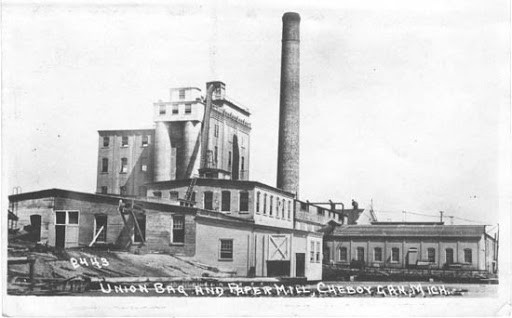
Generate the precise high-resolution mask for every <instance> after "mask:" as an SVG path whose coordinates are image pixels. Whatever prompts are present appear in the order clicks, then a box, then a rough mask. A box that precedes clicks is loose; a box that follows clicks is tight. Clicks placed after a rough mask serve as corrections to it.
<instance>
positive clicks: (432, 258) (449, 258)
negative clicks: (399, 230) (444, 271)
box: [338, 247, 473, 264]
mask: <svg viewBox="0 0 512 318" xmlns="http://www.w3.org/2000/svg"><path fill="white" fill-rule="evenodd" d="M382 255H383V254H382V248H381V247H375V248H374V249H373V260H374V261H375V262H382V261H383V260H382ZM453 255H454V254H453V249H452V248H447V249H445V256H446V263H447V264H453V263H454V257H453ZM364 259H365V251H364V247H358V248H357V249H356V260H358V261H364ZM427 260H428V261H429V262H430V263H436V249H435V248H428V249H427ZM338 261H340V262H348V261H349V259H348V249H347V248H346V247H340V248H338ZM399 261H400V249H399V248H398V247H393V248H392V249H391V262H393V263H398V262H399ZM464 262H465V263H472V262H473V251H472V250H471V249H470V248H466V249H464Z"/></svg>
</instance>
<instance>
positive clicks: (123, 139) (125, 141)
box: [121, 136, 128, 147]
mask: <svg viewBox="0 0 512 318" xmlns="http://www.w3.org/2000/svg"><path fill="white" fill-rule="evenodd" d="M121 147H128V136H123V137H121Z"/></svg>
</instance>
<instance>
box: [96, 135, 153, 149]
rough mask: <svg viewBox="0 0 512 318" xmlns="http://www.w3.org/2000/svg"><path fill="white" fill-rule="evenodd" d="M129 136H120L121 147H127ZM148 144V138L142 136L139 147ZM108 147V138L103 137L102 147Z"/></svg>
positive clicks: (147, 136)
mask: <svg viewBox="0 0 512 318" xmlns="http://www.w3.org/2000/svg"><path fill="white" fill-rule="evenodd" d="M129 138H130V136H121V147H128V142H129ZM149 142H150V136H149V135H144V136H142V143H141V147H147V146H148V145H149ZM109 146H110V136H104V137H103V147H105V148H106V147H109Z"/></svg>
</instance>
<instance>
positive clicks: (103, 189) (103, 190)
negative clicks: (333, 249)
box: [101, 186, 108, 194]
mask: <svg viewBox="0 0 512 318" xmlns="http://www.w3.org/2000/svg"><path fill="white" fill-rule="evenodd" d="M101 193H102V194H107V193H108V188H107V187H106V186H102V187H101Z"/></svg>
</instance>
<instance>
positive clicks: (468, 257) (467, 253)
mask: <svg viewBox="0 0 512 318" xmlns="http://www.w3.org/2000/svg"><path fill="white" fill-rule="evenodd" d="M472 262H473V251H472V250H471V249H470V248H465V249H464V263H469V264H471V263H472Z"/></svg>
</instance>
